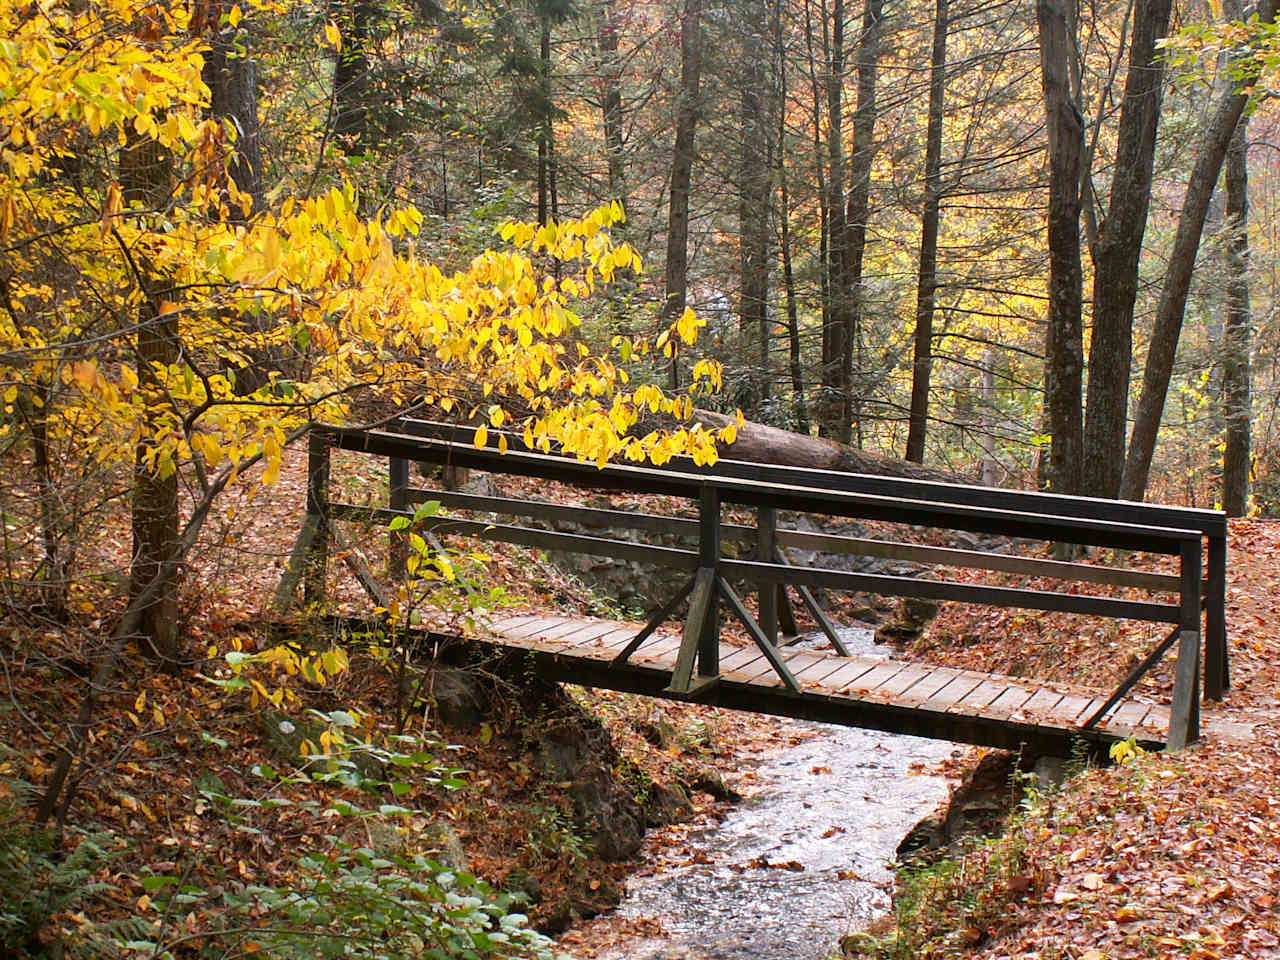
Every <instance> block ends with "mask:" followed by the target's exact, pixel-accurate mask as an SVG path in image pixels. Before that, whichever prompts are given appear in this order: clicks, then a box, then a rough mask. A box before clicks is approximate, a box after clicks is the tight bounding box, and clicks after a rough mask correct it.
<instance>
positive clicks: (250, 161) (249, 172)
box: [203, 0, 266, 222]
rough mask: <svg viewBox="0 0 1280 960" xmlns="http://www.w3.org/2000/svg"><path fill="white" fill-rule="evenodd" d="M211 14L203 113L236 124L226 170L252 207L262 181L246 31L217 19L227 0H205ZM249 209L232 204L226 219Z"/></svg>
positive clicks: (260, 201)
mask: <svg viewBox="0 0 1280 960" xmlns="http://www.w3.org/2000/svg"><path fill="white" fill-rule="evenodd" d="M210 7H211V9H210V10H209V13H210V16H211V20H212V21H213V22H211V23H209V24H207V25H206V27H205V32H206V33H207V36H208V37H209V52H208V53H207V54H206V55H205V61H204V71H203V79H204V82H205V83H206V84H207V85H208V87H209V113H210V115H211V116H214V117H218V118H219V119H224V120H230V121H231V122H232V124H234V126H235V128H236V143H235V152H234V154H233V155H232V157H231V165H230V173H231V179H232V181H233V182H234V183H235V185H236V189H237V190H239V191H240V192H241V193H244V194H247V195H248V196H249V197H250V198H251V199H252V201H253V202H252V210H254V211H256V210H261V209H262V207H263V205H264V203H265V202H266V190H265V188H264V186H263V182H262V169H263V167H262V145H261V137H260V133H261V129H262V126H261V124H260V123H259V120H258V64H257V61H256V60H255V59H254V58H253V57H251V56H249V51H248V46H249V43H250V37H249V35H248V31H246V30H244V29H241V30H239V31H237V30H236V28H234V27H231V26H230V25H229V24H228V23H226V22H224V21H223V19H222V14H224V13H226V12H228V11H229V10H230V9H231V7H232V3H231V2H230V0H219V2H217V3H213V4H210ZM250 213H251V211H250V210H248V209H243V208H242V207H240V206H239V205H233V209H232V215H231V216H232V219H233V220H236V221H241V222H243V221H244V220H246V219H248V217H249V215H250Z"/></svg>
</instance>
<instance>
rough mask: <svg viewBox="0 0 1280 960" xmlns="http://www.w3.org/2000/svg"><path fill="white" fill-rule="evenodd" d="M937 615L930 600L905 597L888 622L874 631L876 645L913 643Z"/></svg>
mask: <svg viewBox="0 0 1280 960" xmlns="http://www.w3.org/2000/svg"><path fill="white" fill-rule="evenodd" d="M937 615H938V605H937V604H936V603H935V602H934V601H932V600H923V599H919V598H916V597H905V598H903V600H902V601H901V602H900V603H899V604H898V607H897V610H896V612H895V613H894V614H893V616H892V617H890V619H889V621H888V622H887V623H885V624H884V626H882V627H880V628H879V629H878V630H876V643H892V644H897V645H900V646H901V645H906V644H909V643H912V642H913V641H915V640H916V639H917V638H918V637H919V636H920V634H921V633H923V632H924V629H925V627H927V626H928V625H929V623H930V622H932V620H933V618H934V617H936V616H937Z"/></svg>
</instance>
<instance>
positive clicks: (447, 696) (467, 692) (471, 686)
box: [426, 667, 493, 730]
mask: <svg viewBox="0 0 1280 960" xmlns="http://www.w3.org/2000/svg"><path fill="white" fill-rule="evenodd" d="M426 692H427V694H428V696H429V697H430V699H431V702H432V705H433V706H434V708H435V715H436V718H437V719H438V720H439V721H440V723H442V724H444V725H445V726H446V727H452V728H453V729H455V730H478V729H479V728H480V725H481V724H482V723H483V722H484V720H485V718H486V717H488V716H489V714H490V713H491V712H492V709H493V690H492V685H491V684H489V683H487V682H486V681H485V679H484V678H483V677H482V676H481V675H480V674H479V673H477V672H475V671H472V670H461V669H456V668H453V667H436V668H435V669H434V670H432V671H431V675H430V677H429V678H428V681H427V688H426Z"/></svg>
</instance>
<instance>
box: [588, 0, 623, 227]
mask: <svg viewBox="0 0 1280 960" xmlns="http://www.w3.org/2000/svg"><path fill="white" fill-rule="evenodd" d="M618 21H619V16H618V11H617V7H616V6H615V4H614V0H607V2H606V4H605V8H604V10H603V11H601V15H600V26H599V29H598V30H597V32H596V50H597V54H598V56H599V61H600V62H599V66H598V70H599V73H600V83H601V86H602V87H603V96H602V97H601V101H600V112H601V120H602V122H603V124H604V146H605V156H606V159H607V160H608V164H609V194H610V199H612V200H617V201H618V202H620V203H621V204H622V207H623V209H624V210H625V209H626V207H627V169H626V164H625V156H626V145H625V142H624V137H623V113H622V64H621V63H620V62H619V58H618Z"/></svg>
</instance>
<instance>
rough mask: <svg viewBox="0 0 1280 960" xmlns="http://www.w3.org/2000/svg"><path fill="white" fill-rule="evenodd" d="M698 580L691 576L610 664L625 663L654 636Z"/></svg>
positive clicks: (618, 665)
mask: <svg viewBox="0 0 1280 960" xmlns="http://www.w3.org/2000/svg"><path fill="white" fill-rule="evenodd" d="M696 582H697V577H696V576H694V577H690V578H689V580H688V582H686V583H685V585H684V586H683V587H681V588H680V589H679V591H677V592H676V594H675V596H673V597H672V598H671V599H670V600H668V601H667V602H666V603H665V604H663V606H662V608H661V609H660V610H659V611H658V612H657V613H655V614H654V615H653V616H651V617H650V618H649V621H648V623H646V624H645V625H644V628H643V629H642V630H641V631H640V632H639V633H637V634H636V635H635V636H634V637H633V638H632V639H631V641H630V642H629V643H628V644H627V645H626V646H625V647H623V648H622V652H621V653H619V654H618V655H617V656H616V657H614V658H613V663H612V664H610V666H614V667H620V666H622V665H623V664H625V663H626V662H627V660H628V659H630V657H631V655H632V654H633V653H635V652H636V651H637V650H639V649H640V645H641V644H642V643H644V642H645V641H646V640H648V639H649V638H650V637H651V636H653V632H654V631H655V630H657V629H658V627H660V626H662V624H663V623H665V622H666V621H667V620H668V619H669V618H670V617H671V614H672V613H674V612H675V609H676V607H678V606H679V605H680V604H681V602H683V600H684V598H685V597H687V596H689V594H690V593H692V592H693V585H694V584H695V583H696Z"/></svg>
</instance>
